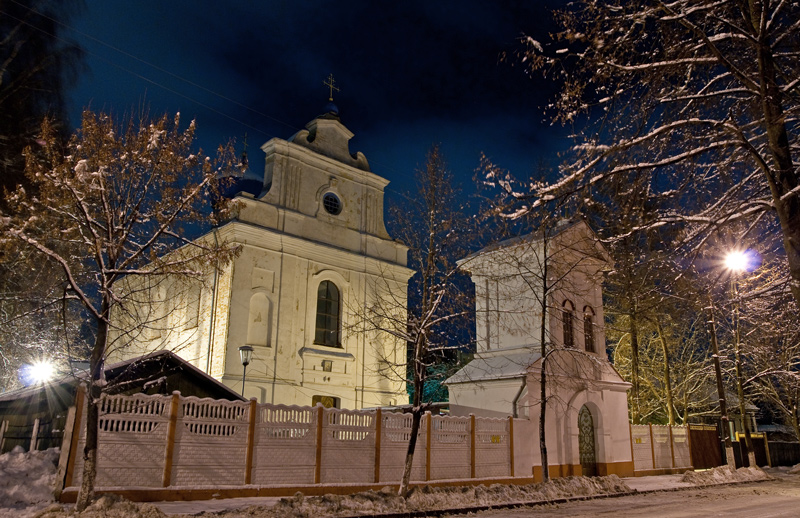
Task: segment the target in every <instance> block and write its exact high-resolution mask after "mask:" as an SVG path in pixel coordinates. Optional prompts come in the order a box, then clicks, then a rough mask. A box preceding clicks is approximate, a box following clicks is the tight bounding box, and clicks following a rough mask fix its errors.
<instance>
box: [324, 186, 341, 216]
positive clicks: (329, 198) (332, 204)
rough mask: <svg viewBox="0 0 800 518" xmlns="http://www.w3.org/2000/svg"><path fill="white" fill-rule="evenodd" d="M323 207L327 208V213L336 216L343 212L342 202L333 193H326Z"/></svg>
mask: <svg viewBox="0 0 800 518" xmlns="http://www.w3.org/2000/svg"><path fill="white" fill-rule="evenodd" d="M322 206H323V207H325V212H327V213H328V214H333V215H334V216H336V215H338V214H340V213H341V212H342V202H341V200H339V197H338V196H336V195H335V194H333V193H332V192H326V193H325V196H323V197H322Z"/></svg>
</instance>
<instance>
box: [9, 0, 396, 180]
mask: <svg viewBox="0 0 800 518" xmlns="http://www.w3.org/2000/svg"><path fill="white" fill-rule="evenodd" d="M10 1H11V2H12V3H14V4H16V5H18V6H19V7H22V8H24V9H27V10H28V11H30V12H32V13H34V14H36V15H38V16H41V17H42V18H46V19H48V20H50V21H52V22H53V23H56V24H58V25H60V26H61V27H64V28H65V29H67V30H69V31H72V32H74V33H76V34H79V35H81V36H83V37H84V38H87V39H89V40H91V41H94V42H96V43H98V44H100V45H103V46H104V47H107V48H109V49H111V50H113V51H114V52H117V53H119V54H122V55H123V56H126V57H128V58H130V59H133V60H135V61H138V62H140V63H142V64H144V65H146V66H149V67H151V68H153V69H155V70H157V71H159V72H161V73H164V74H167V75H169V76H171V77H173V78H175V79H177V80H179V81H182V82H184V83H186V84H187V85H190V86H192V87H195V88H198V89H200V90H202V91H204V92H207V93H209V94H211V95H213V96H215V97H218V98H219V99H222V100H224V101H226V102H229V103H231V104H234V105H235V106H238V107H240V108H243V109H245V110H247V111H249V112H251V113H254V114H256V115H258V116H260V117H264V118H266V119H269V120H271V121H273V122H276V123H278V124H281V125H283V126H286V127H287V128H289V129H291V130H292V131H298V130H300V129H301V128H299V127H297V126H296V125H294V124H290V123H288V122H286V121H283V120H281V119H279V118H277V117H274V116H272V115H269V114H266V113H264V112H261V111H259V110H256V109H254V108H251V107H250V106H248V105H246V104H243V103H240V102H239V101H236V100H235V99H232V98H230V97H227V96H225V95H223V94H220V93H219V92H216V91H214V90H212V89H210V88H208V87H205V86H203V85H201V84H199V83H196V82H194V81H191V80H189V79H186V78H185V77H183V76H181V75H179V74H176V73H174V72H172V71H170V70H167V69H165V68H163V67H160V66H158V65H155V64H153V63H151V62H149V61H147V60H145V59H142V58H140V57H138V56H136V55H135V54H133V53H131V52H128V51H126V50H124V49H121V48H119V47H116V46H114V45H111V44H110V43H107V42H105V41H103V40H101V39H99V38H96V37H94V36H92V35H91V34H87V33H85V32H83V31H80V30H78V29H76V28H75V27H73V26H71V25H68V24H66V23H64V22H61V21H59V20H57V19H55V18H53V17H51V16H48V15H47V14H45V13H42V12H40V11H37V10H36V9H33V8H31V7H28V6H26V5H24V4H22V3H20V2H18V1H17V0H10ZM0 13H2V14H4V15H6V16H9V17H10V18H12V19H14V20H17V21H18V22H20V23H24V24H25V25H28V26H29V27H31V28H33V29H35V30H37V31H39V32H42V33H43V34H47V35H48V36H50V37H52V38H55V39H57V40H59V41H62V42H64V43H70V42H69V41H67V40H66V39H64V38H61V37H59V36H57V35H55V34H51V33H49V32H47V31H45V30H43V29H41V28H39V27H36V26H35V25H32V24H31V23H29V22H27V21H25V20H20V19H19V18H16V17H14V16H13V15H11V14H10V13H7V12H5V11H3V10H2V9H0ZM84 52H86V54H88V55H90V56H93V57H95V58H97V59H99V60H101V61H104V62H105V63H107V64H109V65H111V66H113V67H115V68H117V69H119V70H122V71H123V72H126V73H128V74H131V75H132V76H134V77H137V78H139V79H141V80H142V81H145V82H147V83H150V84H152V85H154V86H156V87H158V88H161V89H163V90H165V91H167V92H169V93H172V94H174V95H177V96H178V97H181V98H183V99H186V100H187V101H190V102H192V103H195V104H196V105H198V106H200V107H202V108H204V109H206V110H209V111H210V112H212V113H215V114H217V115H220V116H222V117H225V118H227V119H229V120H231V121H233V122H236V123H237V124H241V125H242V126H244V127H246V128H249V129H252V130H253V131H256V132H258V133H260V134H262V135H264V136H265V137H267V138H272V137H275V136H276V135H272V134H270V133H268V132H266V131H264V130H262V129H260V128H257V127H255V126H253V125H251V124H249V123H247V122H244V121H242V120H240V119H238V118H236V117H234V116H232V115H230V114H228V113H225V112H223V111H220V110H218V109H216V108H214V107H212V106H209V105H208V104H206V103H204V102H202V101H199V100H197V99H195V98H193V97H190V96H189V95H187V94H184V93H182V92H179V91H177V90H175V89H173V88H170V87H168V86H166V85H164V84H161V83H159V82H158V81H156V80H154V79H150V78H148V77H146V76H143V75H142V74H139V73H137V72H134V71H132V70H130V69H128V68H126V67H124V66H122V65H120V64H117V63H116V62H114V61H113V60H111V59H108V58H105V57H103V56H101V55H99V54H97V53H95V52H91V51H88V50H86V49H84ZM370 163H373V164H375V165H378V166H380V168H381V169H383V170H386V171H391V172H392V173H395V174H399V172H398V171H397V170H395V169H394V168H392V167H391V166H390V165H388V164H385V163H382V162H378V161H375V160H370ZM385 190H387V191H389V192H393V193H395V194H397V195H400V196H404V194H403V193H402V192H400V191H397V190H395V189H394V188H391V187H390V188H387V189H385Z"/></svg>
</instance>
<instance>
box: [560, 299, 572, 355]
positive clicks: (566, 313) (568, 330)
mask: <svg viewBox="0 0 800 518" xmlns="http://www.w3.org/2000/svg"><path fill="white" fill-rule="evenodd" d="M562 306H563V309H562V311H561V325H562V332H563V334H562V336H563V337H564V347H575V334H574V333H573V330H572V320H573V315H574V313H575V306H573V305H572V302H570V301H568V300H565V301H564V303H563V304H562Z"/></svg>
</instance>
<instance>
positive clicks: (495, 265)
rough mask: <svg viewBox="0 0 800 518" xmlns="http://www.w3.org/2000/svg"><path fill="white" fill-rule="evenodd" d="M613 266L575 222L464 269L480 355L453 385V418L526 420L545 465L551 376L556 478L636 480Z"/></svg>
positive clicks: (489, 253)
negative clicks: (614, 357)
mask: <svg viewBox="0 0 800 518" xmlns="http://www.w3.org/2000/svg"><path fill="white" fill-rule="evenodd" d="M609 263H610V258H609V256H608V254H607V253H606V251H605V250H604V249H603V247H602V245H601V244H600V243H599V241H598V240H597V239H596V237H595V235H594V233H593V232H592V230H591V229H590V228H589V227H588V225H586V223H584V222H575V223H570V222H568V221H562V222H560V223H559V224H557V225H555V226H554V227H553V228H551V229H545V230H544V231H543V232H536V233H533V234H530V235H526V236H523V237H520V238H517V239H513V240H509V241H505V242H502V243H500V244H498V245H496V246H492V247H489V248H487V249H484V250H481V251H480V252H478V253H476V254H474V255H472V256H470V257H468V258H466V259H463V260H461V261H460V262H459V264H460V267H461V268H462V269H463V270H465V271H467V272H468V273H469V274H470V276H471V278H472V280H473V282H474V283H475V311H476V333H477V352H476V354H475V356H474V358H473V360H472V361H471V362H470V363H468V364H467V365H465V366H464V367H463V368H462V369H461V370H459V371H458V372H456V373H455V374H454V375H453V376H451V377H450V378H449V379H448V380H447V381H446V382H445V383H446V385H447V388H448V390H449V393H450V409H451V414H453V415H468V414H474V415H476V416H485V417H504V416H508V415H513V416H514V417H521V418H528V419H529V420H530V421H529V423H530V428H529V433H530V434H531V437H530V443H529V447H530V448H531V449H530V455H531V457H532V458H533V464H534V465H537V464H538V465H541V460H540V459H539V451H538V442H539V439H538V436H539V429H538V427H539V417H540V411H541V401H542V400H543V398H542V370H543V369H544V371H545V374H546V376H545V397H544V399H545V400H546V402H547V404H546V408H547V411H546V420H545V424H546V427H545V437H546V441H547V445H548V446H547V447H548V457H549V463H548V464H549V466H550V474H551V476H566V475H581V474H583V475H598V474H599V475H607V474H619V475H629V474H632V473H633V460H632V458H631V446H630V444H631V443H630V430H629V427H628V406H627V396H626V391H627V389H628V388H629V386H630V384H629V383H627V382H625V381H623V380H622V378H621V377H620V376H619V374H618V373H617V372H616V370H615V369H614V367H613V366H612V365H611V364H610V363H609V361H608V358H607V356H606V352H605V333H604V327H603V293H602V272H603V270H604V269H606V268H607V267H608V266H609ZM543 343H544V346H545V347H544V355H543V354H542V351H543V348H542V344H543Z"/></svg>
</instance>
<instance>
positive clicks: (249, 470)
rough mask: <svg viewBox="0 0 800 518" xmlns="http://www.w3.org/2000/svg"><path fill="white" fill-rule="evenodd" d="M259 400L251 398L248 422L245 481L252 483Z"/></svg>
mask: <svg viewBox="0 0 800 518" xmlns="http://www.w3.org/2000/svg"><path fill="white" fill-rule="evenodd" d="M257 411H258V402H257V401H256V398H250V415H249V417H248V420H247V423H248V427H247V461H246V462H247V464H246V465H245V468H244V483H245V484H252V480H253V450H254V446H255V443H256V413H257Z"/></svg>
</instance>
